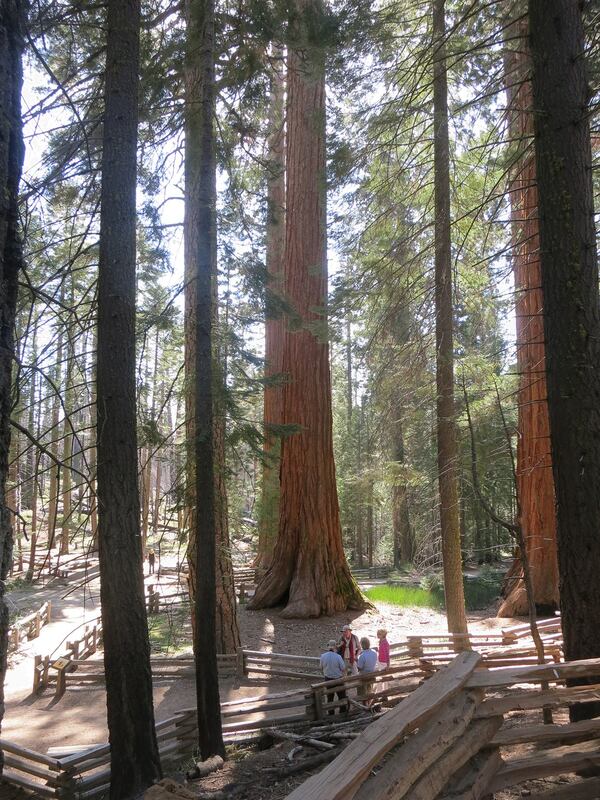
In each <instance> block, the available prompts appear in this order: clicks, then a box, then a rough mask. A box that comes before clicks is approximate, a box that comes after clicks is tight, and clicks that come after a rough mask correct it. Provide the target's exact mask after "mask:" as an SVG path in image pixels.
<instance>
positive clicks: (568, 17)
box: [529, 0, 600, 717]
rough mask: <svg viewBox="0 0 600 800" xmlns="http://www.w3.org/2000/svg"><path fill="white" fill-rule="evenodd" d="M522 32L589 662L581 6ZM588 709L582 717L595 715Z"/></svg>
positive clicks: (550, 375)
mask: <svg viewBox="0 0 600 800" xmlns="http://www.w3.org/2000/svg"><path fill="white" fill-rule="evenodd" d="M529 31H530V45H531V54H532V60H533V72H532V88H533V107H534V109H535V116H534V130H535V148H536V169H537V181H538V204H539V212H540V262H541V276H542V290H543V296H544V331H545V338H546V374H547V384H548V407H549V411H550V441H551V449H552V467H553V472H554V485H555V491H556V506H557V540H558V564H559V575H560V601H561V611H562V626H563V633H564V642H565V657H566V658H567V659H580V658H593V657H598V656H600V592H598V575H599V574H600V537H599V536H598V530H599V527H600V492H599V491H598V487H599V486H600V368H599V367H600V299H599V294H598V260H597V250H596V230H595V226H594V203H593V190H592V171H591V162H592V158H591V145H590V129H589V121H588V120H589V101H590V92H589V88H588V84H587V78H586V72H585V58H584V52H585V41H584V32H583V25H582V19H581V4H579V3H575V2H571V1H570V0H530V1H529ZM593 680H594V682H596V681H597V680H600V678H594V679H593ZM592 705H595V706H596V708H592V709H590V708H585V707H584V708H583V711H582V712H581V716H586V715H588V714H590V713H593V712H595V713H599V712H600V708H598V705H599V704H592ZM579 714H580V711H579V710H578V707H574V709H573V710H572V715H574V716H575V717H577V716H579Z"/></svg>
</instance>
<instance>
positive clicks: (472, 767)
mask: <svg viewBox="0 0 600 800" xmlns="http://www.w3.org/2000/svg"><path fill="white" fill-rule="evenodd" d="M503 764H504V761H502V758H501V756H500V752H499V750H498V748H493V749H488V748H485V749H484V750H480V751H479V753H477V754H476V755H474V756H473V758H471V759H469V761H467V763H466V764H464V765H463V766H462V767H461V769H460V770H458V772H456V773H455V774H454V775H453V776H452V779H451V780H450V781H449V783H448V785H447V786H446V788H445V789H444V791H443V793H442V795H441V800H482V798H484V797H486V796H487V797H489V791H488V787H489V785H490V783H491V782H492V779H493V778H494V775H496V773H497V772H498V770H499V769H500V768H501V767H502V765H503Z"/></svg>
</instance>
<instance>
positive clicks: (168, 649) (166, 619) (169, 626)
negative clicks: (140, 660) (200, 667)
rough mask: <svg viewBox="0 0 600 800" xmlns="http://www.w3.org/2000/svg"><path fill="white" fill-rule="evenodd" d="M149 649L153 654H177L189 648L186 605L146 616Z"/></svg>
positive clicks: (188, 619)
mask: <svg viewBox="0 0 600 800" xmlns="http://www.w3.org/2000/svg"><path fill="white" fill-rule="evenodd" d="M148 633H149V635H150V649H151V651H152V652H153V653H154V654H161V655H177V654H178V653H182V652H184V651H185V650H189V648H190V646H191V644H192V626H191V624H190V612H189V608H187V606H184V607H183V608H175V609H173V610H172V611H168V612H166V613H163V614H152V615H151V616H149V617H148Z"/></svg>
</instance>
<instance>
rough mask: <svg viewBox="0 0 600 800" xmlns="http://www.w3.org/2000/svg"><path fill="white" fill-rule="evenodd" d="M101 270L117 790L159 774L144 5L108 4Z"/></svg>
mask: <svg viewBox="0 0 600 800" xmlns="http://www.w3.org/2000/svg"><path fill="white" fill-rule="evenodd" d="M107 25H108V33H107V54H106V88H105V111H104V134H103V151H102V152H103V155H102V191H101V211H100V261H99V272H98V364H97V385H96V395H97V440H98V490H97V491H98V513H99V520H98V531H99V545H100V582H101V590H100V593H101V600H102V624H103V636H104V667H105V672H106V699H107V707H108V731H109V741H110V745H111V787H110V796H111V798H114V800H120V798H129V797H134V796H136V795H137V794H139V793H140V792H142V791H143V790H144V789H145V788H146V787H147V786H150V785H151V784H152V783H153V782H154V781H155V780H156V779H157V778H159V777H160V774H161V770H160V760H159V756H158V747H157V743H156V732H155V729H154V709H153V704H152V675H151V672H150V642H149V639H148V627H147V620H146V606H145V599H144V581H143V576H142V547H141V539H140V502H139V489H138V460H137V436H136V382H135V381H136V360H135V286H136V272H135V265H136V236H135V234H136V206H135V194H136V156H137V120H138V109H137V86H138V72H139V55H138V54H139V26H140V7H139V0H127V1H125V0H109V3H108V20H107Z"/></svg>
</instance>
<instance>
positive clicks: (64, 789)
mask: <svg viewBox="0 0 600 800" xmlns="http://www.w3.org/2000/svg"><path fill="white" fill-rule="evenodd" d="M228 658H229V659H230V663H229V667H230V668H232V667H233V665H234V662H235V663H236V664H239V663H240V661H239V656H229V657H228ZM174 661H181V662H182V663H181V664H178V665H177V666H178V667H180V668H183V669H193V664H192V662H191V659H188V661H187V663H185V660H184V659H181V660H178V659H152V662H153V675H154V677H160V676H163V677H164V676H168V677H177V672H176V668H175V667H174V665H173V662H174ZM97 664H98V662H93V661H83V662H80V663H77V664H76V665H75V666H77V668H78V669H77V673H69V672H65V677H66V680H67V681H68V680H70V679H71V676H72V675H74V674H78V673H79V671H80V670H81V669H84V670H85V669H91V668H92V667H91V666H90V665H97ZM100 675H101V672H100V671H99V670H98V671H97V672H96V674H95V675H94V674H93V673H92V672H88V673H87V678H84V680H86V679H87V680H89V681H90V682H93V681H94V680H96V679H97V680H100ZM313 677H314V676H313ZM422 677H423V675H422V673H421V671H420V668H419V666H418V664H408V663H406V664H403V665H400V666H398V667H392V668H391V669H390V670H386V671H385V672H378V673H371V674H370V675H369V676H351V677H347V678H345V679H343V680H342V681H327V682H323V681H319V682H316V683H315V684H313V685H311V686H309V687H308V688H299V689H296V690H292V691H287V692H280V693H277V694H268V695H261V696H257V697H250V698H243V699H240V700H232V701H229V702H224V703H222V704H221V714H222V719H223V735H224V739H225V741H226V742H235V741H244V740H247V739H255V738H256V737H257V736H260V735H261V731H264V729H265V728H271V727H277V728H282V727H283V728H285V727H286V726H290V725H295V724H298V723H299V722H300V723H307V724H310V723H312V722H318V721H319V720H324V719H326V717H327V715H328V714H329V713H333V712H334V711H335V709H336V708H339V707H340V706H341V705H343V706H344V707H346V706H347V701H340V700H337V701H333V700H330V699H328V698H329V695H330V694H331V693H333V692H335V691H337V690H338V689H340V688H343V689H345V690H346V691H347V692H348V693H351V692H352V691H354V690H356V689H357V688H358V687H360V686H361V685H363V684H365V683H367V684H370V685H372V687H371V689H370V691H369V693H368V695H365V698H366V697H367V696H370V697H373V698H377V697H383V696H385V698H386V703H388V704H390V705H392V704H394V703H397V702H399V701H400V700H401V699H402V698H404V697H406V695H407V694H408V693H409V692H411V691H413V690H414V689H415V687H416V686H418V684H419V682H420V680H421V679H422ZM102 679H103V673H102ZM156 731H157V738H158V742H159V752H160V755H161V759H163V760H164V761H166V760H167V759H169V758H176V759H177V758H181V757H182V756H184V755H188V754H189V753H190V752H191V751H192V750H193V747H194V744H195V742H196V740H197V723H196V710H195V709H183V710H181V711H178V712H177V713H176V714H174V715H173V716H172V717H170V718H169V719H167V720H164V721H162V722H159V723H157V725H156ZM0 748H1V749H2V750H3V751H4V753H5V758H6V761H5V770H4V780H5V781H7V782H8V783H11V784H14V785H16V786H21V787H23V788H26V789H29V790H31V791H35V792H37V793H38V794H40V795H42V796H44V797H59V798H64V799H65V800H72V799H73V798H77V799H78V800H84V798H92V797H95V796H97V795H101V794H103V793H104V792H106V791H107V789H108V781H109V777H110V748H109V745H108V744H100V745H94V746H90V747H87V748H81V747H71V748H69V747H67V748H65V749H64V750H63V751H62V752H61V751H60V749H58V748H53V749H52V755H47V754H43V753H36V752H35V751H32V750H29V749H27V748H24V747H21V746H20V745H17V744H15V743H13V742H9V741H6V740H2V739H0ZM73 751H75V752H73Z"/></svg>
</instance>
